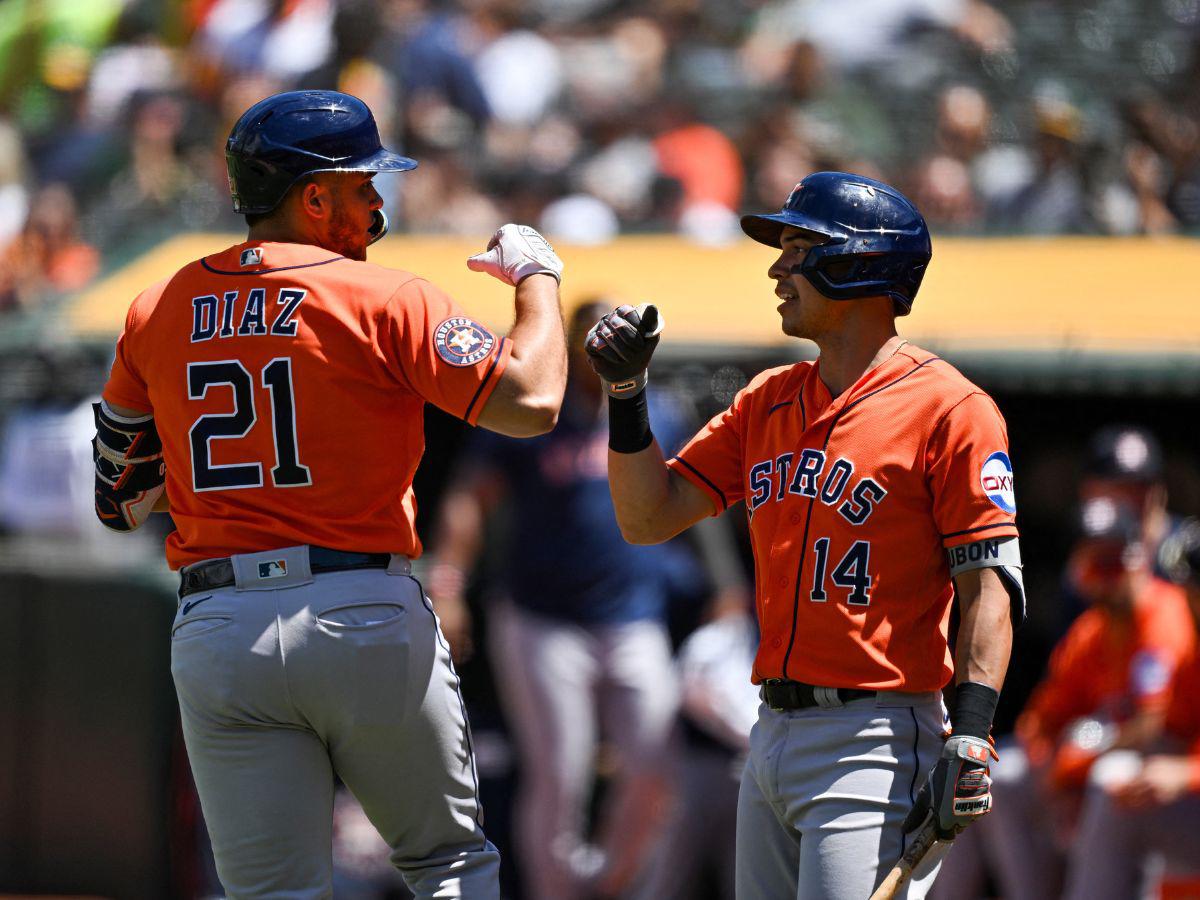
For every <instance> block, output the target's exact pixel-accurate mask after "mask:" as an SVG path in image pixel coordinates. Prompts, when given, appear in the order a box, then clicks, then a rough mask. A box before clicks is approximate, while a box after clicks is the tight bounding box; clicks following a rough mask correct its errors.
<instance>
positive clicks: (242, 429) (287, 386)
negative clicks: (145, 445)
mask: <svg viewBox="0 0 1200 900" xmlns="http://www.w3.org/2000/svg"><path fill="white" fill-rule="evenodd" d="M187 380H188V399H190V400H203V399H204V398H205V396H207V394H208V389H209V388H210V387H213V386H216V385H228V386H229V387H231V388H232V389H233V412H231V413H208V414H207V415H203V416H201V417H200V418H198V419H197V420H196V421H195V422H194V423H193V424H192V427H191V430H190V431H189V432H188V439H189V441H190V442H191V448H192V486H193V487H194V489H195V490H196V491H220V490H234V489H237V488H253V487H262V485H263V471H262V470H263V467H262V463H257V462H253V463H230V464H225V465H215V464H214V463H213V462H212V461H211V459H210V452H211V442H212V441H216V440H223V439H229V438H242V437H245V436H246V435H248V434H249V433H250V429H251V428H253V427H254V424H255V423H256V422H257V421H258V414H257V413H256V412H255V409H254V379H253V378H252V377H251V375H250V373H249V372H248V371H246V367H245V366H244V365H242V363H241V362H240V361H238V360H236V359H227V360H221V361H219V362H198V363H188V367H187ZM262 386H263V387H265V388H267V389H268V390H269V391H270V392H271V426H272V431H273V432H274V438H275V466H274V468H272V469H271V482H272V483H273V484H274V485H275V487H301V486H304V485H309V484H312V473H311V472H310V471H309V468H308V466H305V465H301V463H300V460H299V451H298V449H297V446H296V402H295V391H294V390H293V388H292V361H291V360H290V359H289V358H288V357H286V356H281V357H277V358H276V359H273V360H271V361H270V362H269V363H267V364H266V366H264V367H263V370H262Z"/></svg>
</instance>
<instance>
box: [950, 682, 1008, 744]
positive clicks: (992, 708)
mask: <svg viewBox="0 0 1200 900" xmlns="http://www.w3.org/2000/svg"><path fill="white" fill-rule="evenodd" d="M999 702H1000V692H999V691H997V690H996V689H995V688H991V687H988V686H987V685H986V684H980V683H979V682H978V681H964V682H963V683H962V684H960V685H959V686H958V687H957V688H956V689H955V693H954V710H953V711H952V712H951V714H950V724H951V726H952V727H953V729H954V734H960V735H967V736H969V737H973V738H979V739H980V740H984V741H986V740H987V737H988V735H989V734H991V733H992V719H994V718H995V716H996V704H997V703H999Z"/></svg>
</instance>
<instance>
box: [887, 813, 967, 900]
mask: <svg viewBox="0 0 1200 900" xmlns="http://www.w3.org/2000/svg"><path fill="white" fill-rule="evenodd" d="M937 842H938V839H937V831H936V829H935V828H934V823H933V816H930V817H929V818H928V819H927V820H926V822H925V824H924V825H922V826H921V827H920V828H918V829H917V832H916V834H914V835H913V839H912V843H911V844H909V845H908V849H907V850H905V851H904V855H903V856H902V857H900V862H898V863H896V865H894V866H892V870H891V871H890V872H888V874H887V878H885V879H883V883H882V884H881V885H879V887H877V888H876V889H875V893H873V894H872V895H871V900H894V898H895V897H896V896H898V895H899V894H900V892H901V891H902V890H904V885H905V884H907V883H908V879H909V878H911V877H912V873H913V869H915V868H916V867H917V866H919V865H920V864H921V861H922V860H923V859H925V857H926V856H927V855H928V854H929V851H930V850H932V849H933V847H934V845H936V844H937ZM946 846H948V844H947V845H946Z"/></svg>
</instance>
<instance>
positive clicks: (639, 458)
mask: <svg viewBox="0 0 1200 900" xmlns="http://www.w3.org/2000/svg"><path fill="white" fill-rule="evenodd" d="M662 327H663V321H662V317H661V316H660V315H659V312H658V309H657V307H654V306H650V305H646V304H643V305H642V306H640V307H638V308H637V309H634V308H633V307H631V306H619V307H617V308H616V309H615V310H613V311H612V312H611V313H609V314H608V315H606V316H604V317H603V318H602V319H601V320H600V321H599V322H597V323H596V324H595V326H594V327H593V328H592V330H591V331H589V332H588V336H587V343H586V349H587V354H588V362H589V363H590V364H591V366H592V368H593V369H594V370H595V372H596V374H597V375H599V376H600V380H601V382H602V383H603V385H604V389H605V391H606V392H607V393H608V396H609V412H608V415H609V442H608V484H609V489H610V490H611V492H612V498H613V507H614V509H615V511H616V514H617V524H618V525H619V526H620V528H621V534H622V535H623V536H624V537H625V540H627V541H629V542H630V543H631V544H660V543H662V542H663V541H666V540H669V539H671V538H673V537H674V536H675V535H677V534H679V533H680V532H681V531H683V530H684V529H686V528H688V527H689V526H691V525H694V524H695V523H696V522H699V521H700V520H701V519H703V518H705V517H706V516H711V515H713V513H714V512H716V510H715V508H714V507H713V504H712V501H711V500H710V499H709V498H708V497H707V496H706V495H705V494H704V492H703V491H701V490H700V489H699V488H697V487H696V486H695V485H693V484H691V483H690V482H688V481H687V480H686V479H683V478H680V477H679V476H678V475H676V474H674V473H673V472H671V470H670V469H668V468H667V464H666V460H665V459H664V458H663V454H662V450H661V448H660V447H659V446H658V442H657V441H655V440H654V435H653V434H652V433H651V431H650V418H649V412H648V410H647V407H646V383H647V379H648V374H647V367H648V366H649V364H650V357H651V356H652V355H653V354H654V348H655V347H657V346H658V341H659V338H660V337H661V335H662Z"/></svg>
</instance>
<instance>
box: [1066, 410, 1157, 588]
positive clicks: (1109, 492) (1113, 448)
mask: <svg viewBox="0 0 1200 900" xmlns="http://www.w3.org/2000/svg"><path fill="white" fill-rule="evenodd" d="M1094 497H1110V498H1112V499H1114V500H1117V501H1118V502H1120V503H1122V504H1123V505H1125V506H1127V507H1129V509H1131V510H1133V511H1134V513H1135V514H1136V515H1137V516H1138V519H1139V520H1140V523H1141V541H1142V544H1143V545H1144V547H1145V548H1146V553H1147V555H1148V558H1149V560H1150V566H1151V568H1152V569H1153V571H1154V573H1155V575H1157V576H1158V577H1160V578H1167V577H1168V573H1167V571H1166V570H1165V568H1164V566H1163V563H1162V560H1161V555H1162V554H1161V550H1162V546H1163V542H1164V541H1165V540H1166V539H1167V536H1168V535H1169V534H1170V533H1171V532H1172V531H1173V530H1174V529H1175V528H1176V527H1178V524H1179V520H1178V519H1177V518H1176V517H1174V516H1172V515H1171V513H1170V512H1168V510H1167V486H1166V484H1165V482H1164V480H1163V453H1162V447H1161V445H1160V444H1159V442H1158V439H1157V438H1156V437H1155V436H1154V435H1153V434H1152V433H1150V432H1149V431H1147V430H1146V429H1145V428H1141V427H1139V426H1137V425H1107V426H1105V427H1104V428H1101V429H1100V430H1099V431H1097V432H1096V434H1095V435H1093V437H1092V440H1091V443H1090V444H1089V445H1088V454H1087V460H1086V462H1085V464H1084V473H1083V479H1082V481H1081V482H1080V485H1079V498H1080V500H1081V501H1087V500H1090V499H1092V498H1094Z"/></svg>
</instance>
